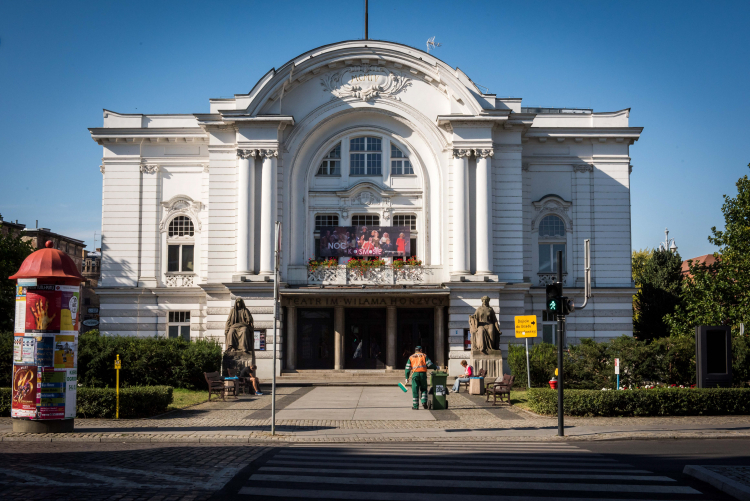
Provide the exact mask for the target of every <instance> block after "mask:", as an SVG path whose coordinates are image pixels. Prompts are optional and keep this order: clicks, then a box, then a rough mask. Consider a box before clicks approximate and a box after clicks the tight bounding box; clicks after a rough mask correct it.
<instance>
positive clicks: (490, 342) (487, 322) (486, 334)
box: [469, 296, 503, 378]
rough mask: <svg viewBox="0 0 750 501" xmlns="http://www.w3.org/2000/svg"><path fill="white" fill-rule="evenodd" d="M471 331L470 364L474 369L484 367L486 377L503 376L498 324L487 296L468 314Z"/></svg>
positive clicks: (500, 333)
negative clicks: (480, 304) (472, 312)
mask: <svg viewBox="0 0 750 501" xmlns="http://www.w3.org/2000/svg"><path fill="white" fill-rule="evenodd" d="M469 330H470V331H471V364H472V365H473V366H474V370H475V371H478V370H479V369H484V370H486V371H487V377H492V378H502V377H503V352H502V351H501V350H500V336H501V335H502V334H503V333H502V332H501V331H500V324H499V323H498V321H497V315H495V310H493V309H492V308H491V307H490V298H489V296H484V297H483V298H482V306H480V307H479V308H477V309H476V311H475V312H474V314H473V315H470V316H469Z"/></svg>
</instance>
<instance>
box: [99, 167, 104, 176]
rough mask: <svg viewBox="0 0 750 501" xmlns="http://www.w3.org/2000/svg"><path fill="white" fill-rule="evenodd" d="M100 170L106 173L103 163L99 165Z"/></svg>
mask: <svg viewBox="0 0 750 501" xmlns="http://www.w3.org/2000/svg"><path fill="white" fill-rule="evenodd" d="M99 172H101V173H102V174H104V166H103V165H100V166H99Z"/></svg>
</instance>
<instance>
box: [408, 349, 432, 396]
mask: <svg viewBox="0 0 750 501" xmlns="http://www.w3.org/2000/svg"><path fill="white" fill-rule="evenodd" d="M415 350H416V352H415V353H414V355H412V356H410V357H409V360H407V361H406V370H405V374H406V383H407V384H408V383H409V373H412V374H411V396H412V402H411V408H412V409H413V410H418V409H419V392H420V390H421V391H422V407H424V408H425V409H426V408H427V369H437V368H438V367H437V365H435V364H433V363H432V361H431V360H430V359H429V358H427V355H425V354H424V352H423V350H422V347H421V346H417V347H416V348H415Z"/></svg>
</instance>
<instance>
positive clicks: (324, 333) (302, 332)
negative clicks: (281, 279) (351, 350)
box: [297, 309, 334, 369]
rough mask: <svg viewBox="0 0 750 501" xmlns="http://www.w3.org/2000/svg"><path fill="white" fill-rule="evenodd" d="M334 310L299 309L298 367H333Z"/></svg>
mask: <svg viewBox="0 0 750 501" xmlns="http://www.w3.org/2000/svg"><path fill="white" fill-rule="evenodd" d="M333 342H334V335H333V310H332V309H310V310H305V309H300V310H297V368H299V369H333V361H334V360H333V358H334V351H333V349H334V344H333Z"/></svg>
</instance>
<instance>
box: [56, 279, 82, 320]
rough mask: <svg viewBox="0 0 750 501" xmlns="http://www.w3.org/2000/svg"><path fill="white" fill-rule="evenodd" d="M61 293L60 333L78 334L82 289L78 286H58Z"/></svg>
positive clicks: (57, 288)
mask: <svg viewBox="0 0 750 501" xmlns="http://www.w3.org/2000/svg"><path fill="white" fill-rule="evenodd" d="M55 290H56V291H59V292H60V331H61V332H65V331H67V332H78V321H79V319H78V317H79V315H78V313H79V311H78V310H79V309H80V308H79V305H80V299H81V288H80V287H78V286H77V285H75V286H74V285H56V286H55Z"/></svg>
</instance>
